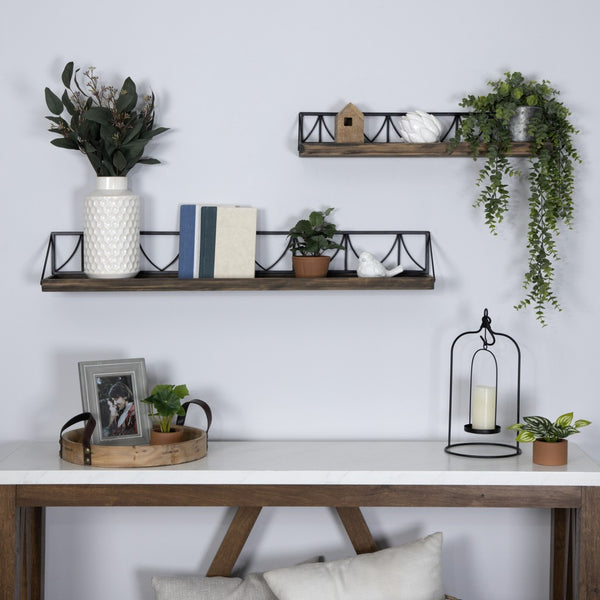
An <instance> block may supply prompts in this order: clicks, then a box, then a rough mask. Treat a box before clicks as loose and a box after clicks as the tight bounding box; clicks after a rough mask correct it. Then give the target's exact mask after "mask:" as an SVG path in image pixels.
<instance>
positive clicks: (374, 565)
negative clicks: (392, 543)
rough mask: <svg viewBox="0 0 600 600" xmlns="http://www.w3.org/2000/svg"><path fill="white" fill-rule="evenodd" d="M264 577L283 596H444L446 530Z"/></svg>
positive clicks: (345, 599)
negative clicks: (444, 534)
mask: <svg viewBox="0 0 600 600" xmlns="http://www.w3.org/2000/svg"><path fill="white" fill-rule="evenodd" d="M264 577H265V579H266V580H267V583H268V584H269V586H270V587H271V589H272V590H273V592H274V593H275V595H276V596H277V598H278V599H279V600H443V598H444V592H443V591H442V534H441V533H439V532H438V533H434V534H432V535H429V536H427V537H426V538H423V539H421V540H417V541H415V542H411V543H409V544H405V545H404V546H400V547H398V548H388V549H386V550H380V551H378V552H373V553H371V554H361V555H359V556H355V557H352V558H346V559H343V560H337V561H331V562H325V563H317V564H307V565H299V566H297V567H290V568H284V569H275V570H273V571H267V572H266V573H265V574H264Z"/></svg>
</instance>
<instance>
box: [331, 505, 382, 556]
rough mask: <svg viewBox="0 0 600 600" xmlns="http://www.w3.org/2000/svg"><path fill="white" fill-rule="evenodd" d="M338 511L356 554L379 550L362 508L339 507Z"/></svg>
mask: <svg viewBox="0 0 600 600" xmlns="http://www.w3.org/2000/svg"><path fill="white" fill-rule="evenodd" d="M336 510H337V512H338V515H339V516H340V519H341V520H342V524H343V525H344V529H345V530H346V533H347V534H348V537H349V538H350V541H351V542H352V546H353V547H354V551H355V552H356V554H365V553H367V552H376V551H377V550H379V548H378V547H377V544H376V543H375V540H374V539H373V536H372V535H371V531H370V530H369V527H368V525H367V522H366V521H365V518H364V517H363V514H362V512H361V510H360V508H358V507H356V506H344V507H341V506H338V507H336Z"/></svg>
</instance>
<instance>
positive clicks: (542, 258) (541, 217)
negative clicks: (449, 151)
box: [450, 72, 581, 326]
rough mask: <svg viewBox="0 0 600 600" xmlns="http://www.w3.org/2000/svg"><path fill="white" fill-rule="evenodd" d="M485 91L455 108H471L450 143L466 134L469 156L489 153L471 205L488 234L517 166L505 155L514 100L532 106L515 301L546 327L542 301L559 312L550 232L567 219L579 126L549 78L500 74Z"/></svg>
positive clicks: (517, 174)
mask: <svg viewBox="0 0 600 600" xmlns="http://www.w3.org/2000/svg"><path fill="white" fill-rule="evenodd" d="M488 85H489V86H490V87H491V92H489V93H488V94H485V95H481V96H475V95H469V96H466V97H465V98H463V99H462V101H461V102H460V106H462V107H465V108H470V109H472V112H470V113H469V114H468V115H467V116H465V117H464V118H463V119H462V121H461V123H460V124H459V126H458V127H457V133H456V136H455V137H454V138H453V139H452V140H451V141H450V146H451V148H454V147H456V145H457V144H458V142H460V141H462V140H464V141H466V142H468V143H469V144H470V151H471V156H472V157H473V159H477V158H478V157H479V156H480V153H481V151H482V144H484V145H485V147H486V149H485V150H486V153H487V155H486V156H487V157H486V160H485V163H484V165H483V166H482V167H481V169H480V170H479V174H478V176H477V180H476V184H477V186H478V187H479V188H480V191H479V196H478V198H477V200H476V202H475V206H477V207H483V210H484V214H485V222H486V224H487V225H488V226H489V228H490V230H491V231H492V233H494V234H496V233H497V231H496V228H497V226H498V225H499V224H500V223H501V222H502V220H503V218H504V215H505V213H506V212H507V210H508V209H509V202H510V192H509V186H508V181H509V179H510V178H515V177H516V178H520V177H521V176H522V172H521V170H520V169H519V168H517V167H516V166H515V164H514V163H513V162H511V160H510V159H509V158H508V155H509V154H510V150H511V135H510V132H509V123H510V121H511V118H512V117H513V116H514V115H515V113H516V112H517V107H520V106H535V107H538V108H539V109H540V110H537V111H534V114H533V116H532V118H531V120H530V122H529V125H528V128H527V132H528V134H529V135H530V136H531V138H532V142H531V153H530V156H529V159H528V163H529V171H528V174H527V179H528V182H529V196H528V202H529V225H528V230H527V249H528V255H529V256H528V264H527V270H526V272H525V275H524V279H523V287H524V289H525V290H526V294H525V297H524V298H523V299H522V300H521V301H520V302H519V303H518V304H517V305H516V306H515V308H516V309H523V308H526V307H528V306H532V307H533V308H534V309H535V313H536V318H537V319H538V321H539V322H540V323H541V324H542V325H544V326H545V325H546V319H545V315H546V309H547V308H548V307H552V308H555V309H557V310H561V307H560V304H559V302H558V299H557V296H556V293H555V291H554V273H555V264H556V261H558V260H559V258H560V257H559V254H558V249H557V245H556V237H557V236H558V235H559V233H560V226H561V225H566V226H567V227H570V226H571V223H572V220H573V208H574V202H573V192H574V183H575V178H574V167H575V163H579V162H581V159H580V157H579V154H578V153H577V150H576V149H575V146H574V145H573V137H574V135H575V134H576V133H578V131H577V130H576V129H575V128H574V127H573V125H572V124H571V122H570V119H569V117H570V115H571V112H570V111H569V109H568V108H567V107H566V106H565V105H564V104H563V103H562V102H560V101H559V100H558V95H559V92H558V91H557V90H556V89H554V88H553V87H552V86H551V84H550V82H549V81H546V80H543V81H541V82H537V81H534V80H530V79H525V77H523V75H522V74H521V73H519V72H514V73H511V72H507V73H505V74H504V78H503V79H499V80H497V81H490V82H488Z"/></svg>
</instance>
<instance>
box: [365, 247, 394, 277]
mask: <svg viewBox="0 0 600 600" xmlns="http://www.w3.org/2000/svg"><path fill="white" fill-rule="evenodd" d="M402 271H404V267H403V266H402V265H398V266H397V267H395V268H394V269H386V268H385V267H384V266H383V264H381V262H379V261H378V260H377V259H376V258H375V257H374V256H373V255H372V254H371V253H370V252H361V254H360V256H359V257H358V267H357V268H356V274H357V275H358V276H359V277H393V276H394V275H398V273H402Z"/></svg>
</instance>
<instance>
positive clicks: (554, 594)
mask: <svg viewBox="0 0 600 600" xmlns="http://www.w3.org/2000/svg"><path fill="white" fill-rule="evenodd" d="M576 530H577V511H576V510H574V509H570V508H554V509H552V558H551V562H550V569H551V571H550V599H551V600H577V598H576V594H575V577H574V572H575V552H576V548H575V540H576Z"/></svg>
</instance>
